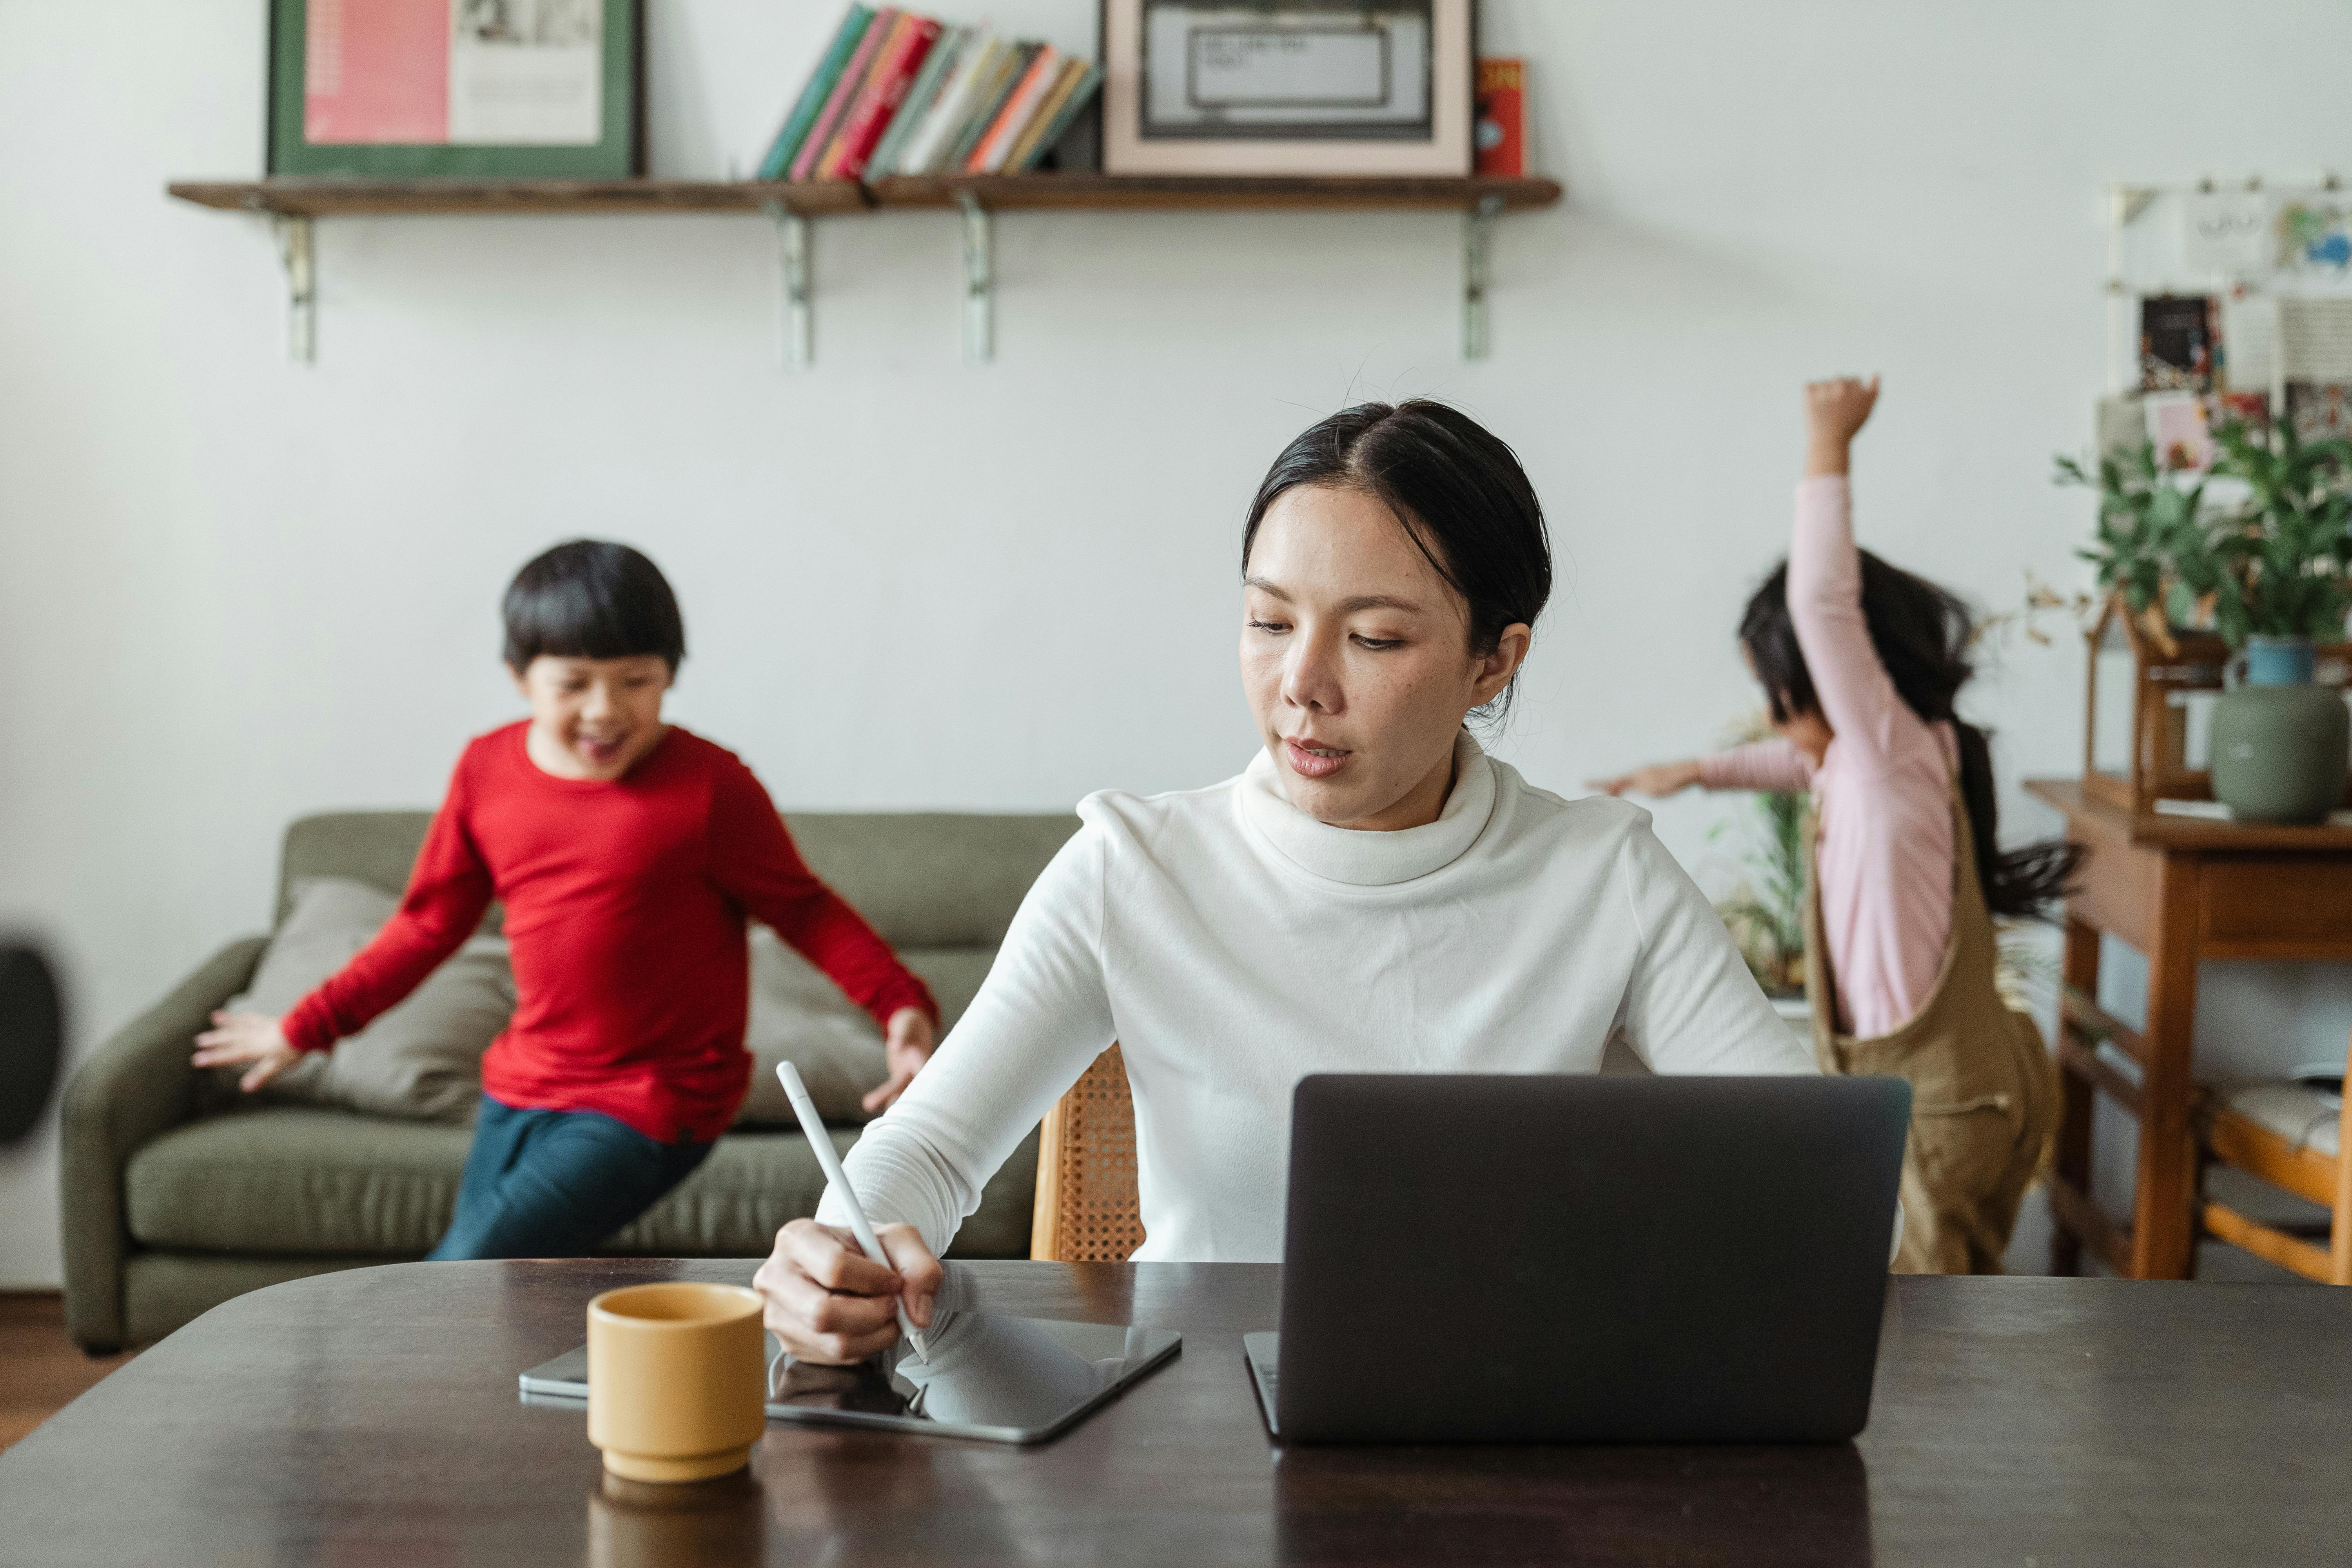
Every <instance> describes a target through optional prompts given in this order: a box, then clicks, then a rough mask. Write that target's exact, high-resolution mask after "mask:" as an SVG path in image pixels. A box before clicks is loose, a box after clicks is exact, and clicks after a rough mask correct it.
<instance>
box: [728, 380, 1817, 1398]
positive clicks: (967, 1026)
mask: <svg viewBox="0 0 2352 1568" xmlns="http://www.w3.org/2000/svg"><path fill="white" fill-rule="evenodd" d="M1242 573H1243V579H1242V588H1243V626H1242V637H1241V667H1242V686H1243V689H1244V694H1245V695H1246V696H1247V698H1248V700H1249V703H1250V709H1251V712H1252V714H1253V715H1254V716H1255V720H1256V722H1257V728H1258V732H1259V735H1260V738H1261V740H1262V742H1263V746H1264V749H1263V751H1262V752H1260V753H1259V754H1258V755H1257V756H1256V757H1255V758H1254V759H1253V760H1252V762H1251V763H1250V765H1249V766H1248V768H1247V769H1246V770H1245V771H1244V772H1243V773H1241V774H1240V775H1239V776H1238V777H1236V778H1233V779H1229V780H1227V781H1226V782H1224V783H1223V784H1216V785H1213V786H1212V787H1210V788H1208V789H1203V790H1193V791H1190V792H1186V793H1181V794H1174V795H1154V796H1150V797H1139V796H1135V795H1122V794H1118V793H1117V792H1105V793H1103V794H1100V795H1092V796H1089V797H1088V798H1087V800H1085V801H1083V802H1081V803H1080V805H1079V806H1078V816H1079V819H1080V821H1081V823H1082V825H1083V826H1081V827H1080V829H1079V831H1078V834H1077V836H1076V837H1075V838H1073V839H1071V840H1070V842H1069V844H1068V845H1067V846H1066V847H1064V848H1063V850H1062V851H1061V853H1060V854H1058V855H1057V856H1055V858H1054V860H1053V863H1052V864H1051V865H1049V866H1048V867H1047V868H1045V873H1044V874H1043V875H1042V876H1040V877H1039V878H1038V879H1037V882H1036V885H1035V886H1034V887H1033V888H1032V889H1030V891H1029V895H1028V897H1027V898H1026V899H1025V900H1024V901H1023V903H1022V906H1021V910H1020V912H1019V914H1018V915H1016V916H1015V917H1014V920H1013V926H1012V930H1011V931H1010V932H1009V933H1008V934H1007V935H1006V937H1005V940H1004V944H1003V949H1002V950H1001V951H1000V952H999V953H998V955H997V959H996V964H995V967H994V968H993V969H992V970H991V971H990V972H989V976H988V981H987V984H985V985H984V986H983V987H982V990H981V993H980V994H979V996H978V997H976V998H975V999H974V1000H973V1002H972V1005H971V1010H970V1011H969V1012H967V1013H966V1014H965V1015H964V1016H963V1019H962V1021H961V1023H959V1024H958V1025H957V1026H956V1028H955V1030H954V1032H953V1033H952V1034H951V1035H950V1037H949V1038H948V1039H947V1041H946V1042H945V1044H944V1045H943V1046H942V1047H940V1051H939V1053H938V1054H937V1055H936V1056H935V1057H934V1058H933V1059H932V1061H931V1063H930V1065H929V1067H928V1068H925V1069H924V1071H923V1073H922V1074H921V1076H919V1078H917V1079H915V1081H914V1085H913V1087H912V1088H911V1089H908V1092H907V1095H906V1097H905V1098H904V1099H903V1100H900V1101H899V1102H898V1105H897V1106H896V1107H894V1108H893V1109H892V1110H891V1111H890V1113H889V1114H888V1115H887V1116H886V1117H884V1118H883V1119H882V1120H881V1121H877V1122H875V1123H874V1124H873V1125H872V1126H871V1127H870V1128H868V1129H867V1130H866V1135H865V1136H864V1137H863V1138H862V1139H860V1140H859V1142H858V1144H857V1147H856V1149H855V1150H854V1151H853V1152H851V1154H850V1156H849V1161H848V1174H849V1177H850V1179H851V1181H852V1182H854V1183H855V1184H856V1187H857V1191H858V1195H859V1197H860V1199H861V1201H862V1202H863V1203H864V1205H865V1207H866V1213H867V1215H869V1216H870V1217H871V1218H873V1219H874V1220H875V1221H876V1222H877V1229H878V1231H879V1233H880V1237H881V1239H882V1242H883V1245H884V1247H885V1249H886V1250H887V1252H888V1253H889V1257H890V1266H888V1267H886V1266H885V1265H884V1264H882V1263H880V1262H877V1261H873V1260H869V1259H866V1258H863V1257H862V1256H860V1255H859V1254H858V1253H857V1252H856V1244H855V1243H854V1242H852V1241H850V1240H849V1238H848V1233H847V1232H846V1231H845V1230H844V1229H842V1228H840V1227H839V1226H838V1225H837V1224H826V1223H820V1222H822V1221H835V1222H837V1221H838V1220H839V1219H840V1218H841V1217H842V1215H841V1214H840V1212H839V1211H838V1209H837V1208H835V1207H834V1206H831V1205H832V1204H833V1200H832V1199H831V1198H830V1197H828V1199H827V1205H828V1206H826V1207H824V1208H822V1209H821V1210H820V1211H819V1215H818V1219H817V1220H795V1221H793V1223H792V1224H790V1225H788V1226H784V1228H783V1229H782V1231H780V1232H779V1233H778V1234H777V1237H776V1246H775V1250H774V1252H773V1253H772V1255H771V1257H770V1258H769V1259H768V1261H767V1262H766V1263H765V1264H763V1265H762V1266H761V1269H760V1272H759V1276H758V1279H757V1280H756V1283H757V1285H758V1288H759V1289H760V1290H761V1294H762V1295H764V1296H765V1297H766V1298H767V1323H768V1327H769V1328H770V1329H771V1330H772V1331H774V1332H775V1333H776V1335H777V1337H778V1338H779V1339H781V1340H782V1342H783V1343H784V1345H785V1347H786V1348H787V1349H789V1350H790V1351H792V1352H793V1354H795V1355H796V1356H799V1357H801V1358H803V1359H804V1360H813V1361H831V1362H842V1361H854V1360H856V1359H859V1358H861V1357H864V1356H866V1355H870V1354H872V1353H874V1352H876V1351H877V1350H880V1349H881V1348H883V1347H884V1346H886V1345H887V1344H889V1343H890V1342H891V1341H892V1340H893V1339H894V1338H895V1337H896V1335H897V1332H898V1331H897V1329H896V1327H895V1326H894V1302H893V1300H892V1298H893V1297H894V1296H899V1295H903V1296H904V1298H905V1301H906V1306H907V1310H908V1315H909V1316H910V1317H911V1318H912V1319H913V1320H914V1321H915V1322H916V1324H917V1325H918V1326H920V1325H922V1324H925V1323H928V1322H929V1321H930V1311H931V1306H932V1302H933V1300H934V1298H935V1297H936V1295H937V1293H938V1291H939V1289H940V1283H941V1280H942V1278H943V1275H942V1272H941V1270H940V1266H939V1264H938V1262H937V1261H936V1256H937V1254H938V1253H939V1252H940V1251H941V1250H943V1249H944V1248H945V1247H946V1246H947V1244H948V1241H949V1239H950V1237H952V1236H953V1235H954V1232H955V1229H956V1226H958V1224H960V1223H961V1220H962V1218H963V1216H964V1215H968V1214H970V1213H971V1211H972V1210H973V1209H974V1208H975V1207H977V1206H978V1205H979V1202H980V1194H981V1188H982V1184H983V1183H985V1182H986V1180H987V1179H988V1177H989V1176H990V1175H991V1174H992V1173H993V1172H994V1171H995V1170H996V1169H997V1167H998V1166H999V1165H1001V1164H1002V1163H1003V1161H1004V1159H1005V1157H1006V1156H1007V1155H1009V1154H1010V1153H1012V1152H1013V1148H1014V1146H1015V1145H1016V1144H1018V1143H1019V1142H1021V1140H1022V1139H1023V1138H1024V1137H1026V1136H1027V1135H1028V1132H1029V1130H1030V1129H1031V1128H1033V1127H1034V1126H1036V1124H1037V1121H1038V1119H1039V1118H1040V1117H1042V1116H1043V1115H1044V1114H1045V1110H1046V1109H1047V1108H1048V1107H1049V1106H1051V1105H1052V1104H1053V1102H1054V1100H1055V1099H1056V1098H1057V1097H1058V1096H1059V1095H1060V1094H1061V1093H1062V1092H1063V1091H1064V1090H1065V1089H1067V1088H1068V1087H1069V1086H1070V1085H1071V1084H1072V1083H1073V1082H1075V1081H1076V1079H1077V1077H1078V1075H1079V1074H1080V1073H1081V1072H1083V1071H1084V1070H1085V1069H1086V1068H1087V1065H1088V1064H1089V1063H1091V1062H1092V1061H1093V1060H1094V1059H1095V1058H1096V1057H1097V1056H1098V1055H1099V1054H1100V1053H1101V1052H1102V1051H1103V1050H1104V1049H1105V1048H1106V1047H1108V1046H1109V1045H1110V1044H1111V1042H1112V1041H1113V1040H1117V1041H1118V1042H1119V1044H1120V1045H1121V1047H1123V1052H1124V1056H1125V1059H1126V1064H1127V1073H1128V1081H1129V1087H1130V1088H1131V1089H1132V1090H1133V1092H1134V1097H1135V1121H1136V1150H1137V1159H1138V1166H1139V1172H1138V1185H1139V1189H1140V1195H1141V1204H1142V1217H1143V1223H1144V1228H1145V1231H1146V1232H1147V1234H1148V1236H1149V1237H1150V1239H1149V1240H1148V1241H1147V1242H1146V1243H1145V1244H1144V1246H1143V1247H1142V1249H1141V1250H1140V1251H1139V1252H1138V1253H1137V1255H1136V1256H1137V1257H1138V1258H1161V1259H1184V1260H1189V1261H1210V1260H1216V1261H1271V1260H1276V1259H1278V1258H1280V1257H1281V1251H1282V1222H1283V1194H1284V1191H1285V1178H1286V1165H1287V1159H1288V1145H1289V1106H1290V1091H1291V1089H1292V1087H1293V1086H1294V1085H1295V1084H1297V1081H1298V1080H1299V1079H1301V1078H1303V1077H1304V1076H1306V1075H1307V1074H1308V1073H1313V1072H1332V1071H1339V1072H1381V1071H1386V1072H1398V1071H1418V1072H1524V1073H1537V1072H1587V1073H1589V1072H1593V1071H1596V1070H1598V1068H1599V1067H1600V1065H1601V1051H1602V1048H1603V1047H1604V1046H1605V1045H1606V1044H1607V1043H1608V1041H1609V1040H1610V1038H1611V1037H1612V1036H1614V1037H1622V1039H1623V1040H1624V1041H1625V1043H1626V1044H1627V1045H1628V1046H1630V1047H1632V1048H1633V1050H1634V1051H1635V1052H1636V1053H1638V1054H1639V1055H1640V1056H1641V1057H1642V1058H1643V1059H1644V1060H1645V1061H1646V1062H1647V1063H1648V1064H1649V1066H1650V1067H1651V1068H1654V1070H1656V1071H1659V1072H1665V1073H1809V1072H1811V1071H1812V1070H1814V1069H1813V1065H1812V1063H1811V1060H1809V1059H1808V1058H1807V1056H1806V1053H1805V1052H1804V1050H1803V1048H1802V1047H1801V1045H1800V1044H1798V1042H1796V1041H1795V1040H1794V1039H1793V1038H1792V1037H1790V1034H1789V1031H1788V1030H1787V1028H1786V1027H1785V1026H1783V1025H1782V1024H1781V1023H1780V1019H1779V1018H1778V1016H1775V1015H1774V1013H1773V1011H1772V1009H1771V1007H1770V1005H1769V1004H1768V1003H1766V1001H1765V1000H1764V997H1763V994H1762V993H1761V992H1759V990H1758V989H1757V987H1756V984H1755V982H1754V981H1753V980H1752V979H1750V978H1749V977H1748V971H1747V969H1746V968H1745V966H1744V965H1742V963H1740V960H1739V956H1738V952H1736V951H1734V949H1733V947H1732V944H1731V941H1730V938H1729V937H1728V936H1727V934H1726V932H1725V931H1724V929H1723V924H1722V922H1721V921H1719V920H1717V917H1716V914H1715V911H1714V910H1712V909H1711V908H1709V907H1708V904H1707V901H1706V899H1705V898H1704V897H1703V896H1702V895H1701V894H1700V893H1699V891H1698V889H1697V888H1696V887H1695V886H1694V885H1693V884H1692V883H1691V880H1690V879H1689V878H1688V877H1686V876H1685V875H1684V873H1683V871H1682V868H1680V867H1679V866H1677V865H1676V864H1675V861H1674V859H1673V858H1671V857H1670V856H1668V855H1667V854H1666V852H1665V850H1664V848H1663V847H1660V845H1659V844H1658V842H1657V840H1656V839H1655V838H1654V837H1651V834H1650V829H1649V819H1648V817H1647V816H1645V815H1644V814H1643V813H1642V812H1640V811H1637V810H1634V809H1633V808H1632V807H1629V806H1626V805H1622V804H1620V803H1618V802H1615V801H1611V800H1580V801H1576V802H1572V803H1571V802H1568V801H1563V800H1561V799H1560V798H1559V796H1557V795H1550V794H1548V793H1546V792H1545V791H1542V790H1538V789H1535V788H1533V787H1531V786H1529V785H1528V784H1526V783H1525V782H1524V781H1523V780H1521V779H1520V777H1519V775H1518V773H1517V772H1516V771H1514V770H1513V769H1511V768H1510V767H1508V766H1506V765H1504V764H1503V763H1496V762H1495V761H1493V760H1492V759H1490V758H1488V757H1487V756H1486V753H1485V752H1482V751H1480V750H1479V748H1478V745H1477V743H1476V742H1475V741H1473V740H1472V739H1471V738H1470V736H1469V734H1468V733H1467V731H1465V729H1464V720H1465V718H1466V717H1468V716H1469V715H1471V714H1474V713H1478V712H1480V711H1481V710H1494V709H1496V708H1499V707H1500V706H1501V705H1502V704H1503V703H1504V702H1506V701H1507V699H1508V696H1509V694H1510V691H1511V689H1512V685H1513V682H1514V681H1515V680H1516V679H1517V675H1518V671H1519V667H1520V664H1521V663H1522V661H1524V660H1525V658H1527V653H1528V641H1529V638H1530V637H1531V635H1532V628H1533V626H1534V623H1535V620H1536V617H1537V616H1538V614H1540V613H1541V611H1542V609H1543V605H1544V601H1545V600H1546V598H1548V597H1549V595H1550V592H1551V556H1550V548H1549V542H1548V541H1547V539H1546V536H1545V531H1544V523H1543V513H1542V509H1541V508H1540V507H1539V506H1538V503H1537V500H1536V496H1535V491H1534V489H1533V488H1532V487H1531V486H1530V485H1529V484H1528V479H1527V475H1526V474H1525V473H1524V472H1522V471H1521V469H1520V468H1519V465H1518V461H1517V458H1514V457H1513V456H1512V454H1511V451H1510V448H1509V447H1506V446H1505V445H1504V444H1503V443H1502V442H1501V441H1499V440H1497V439H1496V438H1495V437H1493V436H1492V435H1490V434H1488V433H1487V432H1486V430H1484V429H1482V428H1480V427H1479V426H1478V425H1476V424H1475V422H1473V421H1472V420H1471V419H1470V418H1468V417H1467V416H1465V415H1463V414H1460V413H1458V412H1456V411H1454V409H1451V408H1447V407H1444V405H1438V404H1433V403H1421V402H1414V403H1407V404H1404V405H1401V406H1397V407H1390V406H1388V405H1382V404H1367V405H1363V406H1361V407H1357V408H1350V409H1348V410H1347V411H1345V412H1343V413H1340V414H1338V415H1334V416H1332V417H1330V418H1328V419H1327V420H1324V421H1323V422H1322V423H1321V424H1319V425H1317V426H1315V427H1314V428H1312V429H1310V430H1308V431H1307V433H1306V434H1305V435H1303V436H1301V437H1298V439H1297V440H1296V441H1294V442H1292V443H1291V445H1290V447H1289V448H1288V450H1286V451H1285V452H1284V453H1283V454H1282V456H1281V457H1280V458H1278V459H1276V462H1275V465H1274V468H1273V470H1272V471H1271V472H1269V473H1268V474H1267V475H1266V478H1265V483H1264V484H1263V485H1261V486H1260V487H1259V489H1258V493H1257V497H1256V499H1255V501H1253V502H1252V504H1251V507H1250V512H1249V521H1248V525H1247V527H1246V529H1245V530H1244V533H1243V536H1242ZM886 1221H887V1222H895V1223H882V1222H886Z"/></svg>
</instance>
